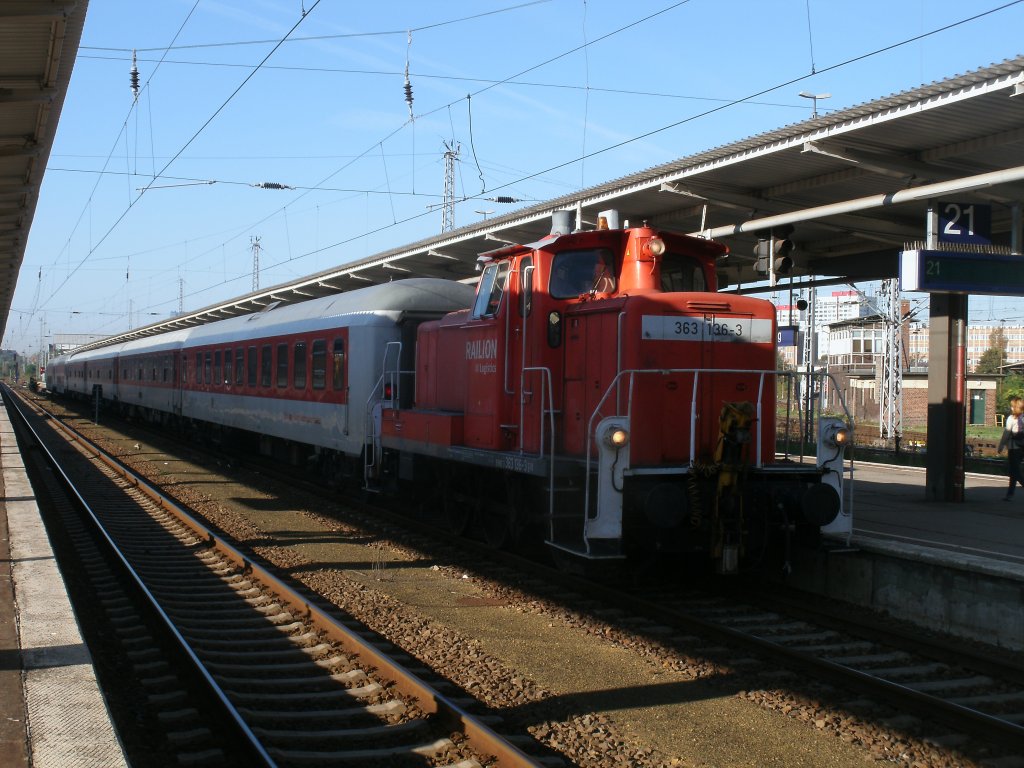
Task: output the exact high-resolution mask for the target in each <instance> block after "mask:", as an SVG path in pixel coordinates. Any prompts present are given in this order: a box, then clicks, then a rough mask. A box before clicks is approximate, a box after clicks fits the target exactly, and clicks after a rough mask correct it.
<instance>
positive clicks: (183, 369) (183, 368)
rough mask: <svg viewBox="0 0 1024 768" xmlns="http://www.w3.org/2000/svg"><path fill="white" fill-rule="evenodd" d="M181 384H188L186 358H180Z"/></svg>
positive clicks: (183, 356)
mask: <svg viewBox="0 0 1024 768" xmlns="http://www.w3.org/2000/svg"><path fill="white" fill-rule="evenodd" d="M181 383H182V384H188V358H187V357H186V356H185V355H182V356H181Z"/></svg>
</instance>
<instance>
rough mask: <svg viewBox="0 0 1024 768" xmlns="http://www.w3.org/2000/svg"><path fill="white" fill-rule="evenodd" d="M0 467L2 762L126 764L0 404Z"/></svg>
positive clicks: (11, 767) (10, 767) (38, 767)
mask: <svg viewBox="0 0 1024 768" xmlns="http://www.w3.org/2000/svg"><path fill="white" fill-rule="evenodd" d="M0 476H2V490H3V499H2V505H0V518H2V519H0V536H2V537H3V541H2V542H0V558H2V559H3V563H4V567H3V569H2V570H3V573H2V574H0V765H3V766H5V768H21V766H26V767H27V766H29V765H31V766H33V768H49V767H50V766H57V767H58V768H59V767H61V766H76V768H79V767H85V768H88V767H89V766H97V768H100V767H102V768H116V767H117V766H126V765H127V762H126V760H125V757H124V753H123V750H122V748H121V744H120V742H119V741H118V738H117V735H116V733H115V732H114V728H113V726H112V724H111V721H110V716H109V712H108V711H107V706H106V702H105V701H104V699H103V696H102V694H101V692H100V689H99V686H98V684H97V682H96V675H95V672H94V670H93V665H92V659H91V657H90V655H89V650H88V648H87V647H86V645H85V643H84V641H83V640H82V636H81V633H80V632H79V629H78V624H77V622H76V620H75V616H74V613H73V611H72V609H71V603H70V601H69V599H68V596H67V589H66V587H65V584H64V580H63V578H62V577H61V574H60V571H59V569H58V567H57V563H56V560H55V558H54V555H53V551H52V550H51V548H50V541H49V539H48V538H47V535H46V530H45V528H44V527H43V523H42V520H41V519H40V516H39V508H38V507H37V506H36V501H35V496H34V492H33V490H32V486H31V485H30V484H29V481H28V477H27V476H26V474H25V466H24V464H23V463H22V457H21V454H20V451H19V449H18V444H17V441H16V439H15V436H14V432H13V429H12V427H11V423H10V417H9V415H8V413H7V409H6V408H0Z"/></svg>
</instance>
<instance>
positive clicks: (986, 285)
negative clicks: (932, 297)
mask: <svg viewBox="0 0 1024 768" xmlns="http://www.w3.org/2000/svg"><path fill="white" fill-rule="evenodd" d="M900 289H901V290H904V291H922V292H925V293H965V294H986V295H989V296H1024V256H1010V255H1007V254H1003V253H976V252H974V251H971V252H964V251H954V250H948V251H945V250H943V251H932V250H916V251H902V252H901V253H900Z"/></svg>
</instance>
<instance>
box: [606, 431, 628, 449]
mask: <svg viewBox="0 0 1024 768" xmlns="http://www.w3.org/2000/svg"><path fill="white" fill-rule="evenodd" d="M604 443H605V445H607V446H608V447H609V448H624V447H625V446H626V445H628V444H629V431H628V430H625V429H623V428H622V427H614V426H613V427H609V428H608V429H606V430H605V433H604Z"/></svg>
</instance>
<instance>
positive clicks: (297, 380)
mask: <svg viewBox="0 0 1024 768" xmlns="http://www.w3.org/2000/svg"><path fill="white" fill-rule="evenodd" d="M294 354H295V364H294V366H293V368H292V386H293V387H295V388H296V389H305V388H306V342H304V341H296V342H295V352H294Z"/></svg>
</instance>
